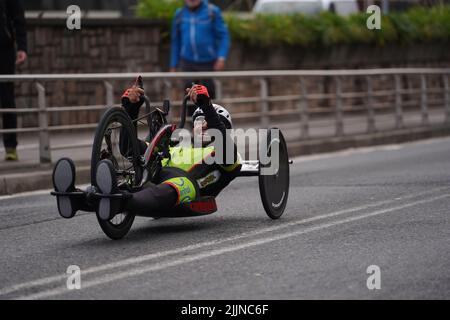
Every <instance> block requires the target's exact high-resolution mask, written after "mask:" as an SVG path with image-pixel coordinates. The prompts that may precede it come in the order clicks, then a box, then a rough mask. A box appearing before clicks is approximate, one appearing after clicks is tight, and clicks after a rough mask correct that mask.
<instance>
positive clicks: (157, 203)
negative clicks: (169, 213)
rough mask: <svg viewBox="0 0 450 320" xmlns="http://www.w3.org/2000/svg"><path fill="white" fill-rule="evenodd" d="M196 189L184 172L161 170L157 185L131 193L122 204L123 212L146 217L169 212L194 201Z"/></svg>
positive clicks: (168, 169) (170, 169)
mask: <svg viewBox="0 0 450 320" xmlns="http://www.w3.org/2000/svg"><path fill="white" fill-rule="evenodd" d="M198 194H199V193H198V189H197V187H196V185H195V184H194V182H193V180H192V179H191V178H190V177H188V175H187V174H186V172H184V171H182V170H179V169H175V168H163V169H162V170H161V173H160V181H159V184H157V185H150V186H148V187H146V188H144V189H142V190H141V191H138V192H135V193H133V196H132V197H131V198H130V199H127V200H126V202H125V204H124V211H128V210H129V211H131V212H133V213H136V214H142V215H146V214H148V213H149V212H152V211H164V210H170V209H172V208H173V207H174V206H176V205H178V204H180V203H187V202H190V201H193V200H195V198H196V197H197V195H198Z"/></svg>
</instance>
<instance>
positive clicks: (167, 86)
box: [163, 79, 173, 123]
mask: <svg viewBox="0 0 450 320" xmlns="http://www.w3.org/2000/svg"><path fill="white" fill-rule="evenodd" d="M163 84H164V99H169V100H170V97H171V96H172V81H170V80H167V79H166V80H164V82H163ZM171 109H172V108H171ZM172 114H173V113H172V110H169V114H168V115H167V121H168V122H169V123H171V122H172Z"/></svg>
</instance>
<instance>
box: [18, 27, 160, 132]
mask: <svg viewBox="0 0 450 320" xmlns="http://www.w3.org/2000/svg"><path fill="white" fill-rule="evenodd" d="M160 29H161V24H160V23H159V22H155V21H149V20H138V19H131V20H126V19H123V20H122V19H119V20H118V19H114V20H95V21H94V20H86V19H84V20H83V21H82V28H81V30H73V31H70V30H68V29H67V28H66V25H65V21H64V20H60V19H55V20H41V19H29V20H28V42H29V59H28V61H27V62H26V63H25V64H24V65H23V66H21V67H20V68H18V70H17V73H22V74H29V73H31V74H40V73H44V74H45V73H49V74H55V73H97V72H106V73H108V72H136V73H139V72H152V71H159V70H160V69H159V68H160V67H159V44H160V34H161V32H160ZM130 80H131V79H130ZM124 86H125V84H121V85H119V84H118V85H116V86H115V87H117V88H119V87H120V88H123V87H124ZM45 88H46V89H47V99H48V106H49V107H57V106H76V105H91V104H92V105H99V104H104V103H105V90H104V86H103V83H101V82H100V83H89V82H74V81H72V82H62V81H57V82H46V83H45ZM116 93H117V95H119V91H118V92H116ZM36 103H37V100H36V90H35V88H34V84H33V83H30V82H28V83H21V84H18V85H17V106H18V107H30V106H36ZM97 119H98V114H96V113H95V112H94V113H93V112H86V111H81V112H70V113H64V114H60V113H55V114H52V115H51V123H52V124H53V125H58V124H72V123H82V122H94V121H96V120H97ZM20 122H21V124H22V125H23V126H29V125H35V117H34V116H33V115H28V116H23V117H21V119H20Z"/></svg>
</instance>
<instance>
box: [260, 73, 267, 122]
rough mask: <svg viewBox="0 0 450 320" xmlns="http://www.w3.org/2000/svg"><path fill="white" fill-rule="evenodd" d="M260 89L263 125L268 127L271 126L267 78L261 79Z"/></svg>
mask: <svg viewBox="0 0 450 320" xmlns="http://www.w3.org/2000/svg"><path fill="white" fill-rule="evenodd" d="M259 83H260V88H261V89H260V90H261V93H260V94H261V127H262V128H268V127H269V117H268V114H267V113H268V112H269V100H268V98H269V86H268V84H267V79H264V78H263V79H260V80H259Z"/></svg>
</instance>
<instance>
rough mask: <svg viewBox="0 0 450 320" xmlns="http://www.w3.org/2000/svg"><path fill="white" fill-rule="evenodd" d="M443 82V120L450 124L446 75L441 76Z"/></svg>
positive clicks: (449, 97)
mask: <svg viewBox="0 0 450 320" xmlns="http://www.w3.org/2000/svg"><path fill="white" fill-rule="evenodd" d="M442 80H443V81H444V108H445V120H446V122H447V123H448V124H450V89H449V84H448V75H447V74H444V75H443V76H442Z"/></svg>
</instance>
